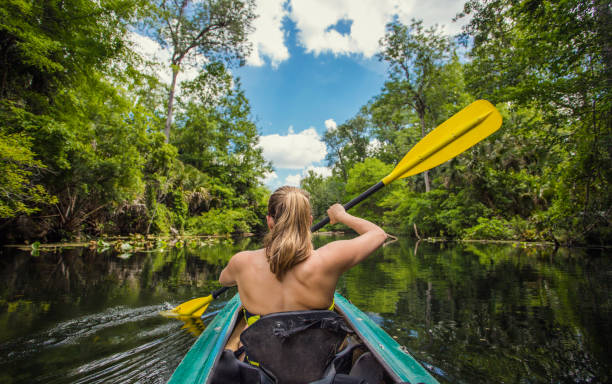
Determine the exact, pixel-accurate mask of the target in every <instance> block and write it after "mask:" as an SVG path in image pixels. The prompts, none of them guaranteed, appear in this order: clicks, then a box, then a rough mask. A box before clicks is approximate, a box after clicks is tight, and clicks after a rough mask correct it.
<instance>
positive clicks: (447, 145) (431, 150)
mask: <svg viewBox="0 0 612 384" xmlns="http://www.w3.org/2000/svg"><path fill="white" fill-rule="evenodd" d="M501 123H502V117H501V115H500V114H499V112H498V111H497V109H495V107H494V106H493V104H491V103H489V102H488V101H486V100H478V101H475V102H473V103H472V104H470V105H468V106H467V107H465V108H464V109H462V110H461V111H459V112H458V113H456V114H455V115H454V116H453V117H451V118H450V119H448V120H446V121H445V122H444V123H442V124H440V125H439V126H438V127H437V128H436V129H434V130H433V131H431V132H429V134H428V135H427V136H425V137H424V138H423V139H422V140H421V141H419V142H418V143H417V145H415V146H414V147H413V148H412V149H411V150H410V152H408V153H407V154H406V156H404V158H403V159H402V160H401V161H400V162H399V164H397V166H396V167H395V169H394V170H393V171H392V172H391V173H390V174H389V175H388V176H386V177H385V178H384V179H382V182H383V183H384V184H385V185H388V184H389V183H391V182H392V181H394V180H397V179H403V178H404V177H408V176H412V175H416V174H417V173H421V172H425V171H427V170H428V169H431V168H433V167H435V166H437V165H440V164H442V163H444V162H445V161H448V160H450V159H452V158H453V157H455V156H457V155H458V154H460V153H461V152H463V151H465V150H466V149H468V148H470V147H472V146H473V145H474V144H476V143H478V142H479V141H481V140H482V139H484V138H485V137H487V136H489V135H490V134H492V133H493V132H495V131H497V130H498V129H499V127H501Z"/></svg>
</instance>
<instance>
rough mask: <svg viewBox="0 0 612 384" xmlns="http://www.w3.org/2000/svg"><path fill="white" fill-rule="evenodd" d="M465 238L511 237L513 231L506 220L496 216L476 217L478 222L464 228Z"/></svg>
mask: <svg viewBox="0 0 612 384" xmlns="http://www.w3.org/2000/svg"><path fill="white" fill-rule="evenodd" d="M465 237H466V238H467V239H512V237H513V231H512V229H511V228H510V225H509V223H508V222H507V221H505V220H501V219H497V218H494V217H493V218H490V219H487V218H484V217H479V218H478V224H476V225H475V226H473V227H471V228H467V229H466V230H465Z"/></svg>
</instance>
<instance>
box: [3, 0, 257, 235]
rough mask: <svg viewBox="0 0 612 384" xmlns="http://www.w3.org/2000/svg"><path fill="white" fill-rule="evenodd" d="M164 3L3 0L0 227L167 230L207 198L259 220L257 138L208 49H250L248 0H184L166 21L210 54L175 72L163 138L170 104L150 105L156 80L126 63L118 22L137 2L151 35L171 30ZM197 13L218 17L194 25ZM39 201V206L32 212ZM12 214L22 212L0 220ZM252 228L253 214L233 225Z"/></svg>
mask: <svg viewBox="0 0 612 384" xmlns="http://www.w3.org/2000/svg"><path fill="white" fill-rule="evenodd" d="M169 4H170V2H167V4H166V3H164V4H162V6H161V8H155V7H154V6H152V5H151V4H147V3H146V2H141V1H140V0H119V1H115V0H112V1H111V0H108V1H107V0H102V1H89V0H68V1H63V2H43V3H40V4H38V3H36V2H28V1H17V0H10V1H9V2H8V3H7V4H6V5H3V7H2V8H1V9H0V52H1V53H2V55H1V56H2V57H4V58H5V59H6V60H5V64H6V65H4V66H2V69H0V71H1V72H2V73H0V76H2V78H3V79H5V81H3V82H2V84H0V121H2V124H1V125H0V147H1V148H0V149H2V152H3V161H2V166H1V167H2V169H0V171H2V175H1V176H0V191H2V192H4V194H3V195H2V196H1V197H0V216H1V217H4V218H5V219H3V221H2V222H1V223H0V224H2V225H3V227H4V228H14V230H11V231H3V237H5V236H6V237H9V238H10V239H12V240H15V239H18V238H20V237H21V238H30V237H32V236H36V237H42V236H44V237H47V238H48V239H53V238H56V239H61V238H69V237H72V236H77V235H80V234H82V233H87V234H94V235H95V234H101V233H116V234H127V233H135V232H140V233H164V234H165V233H170V232H174V231H182V230H184V228H185V226H186V223H187V220H188V217H189V216H191V215H198V214H200V213H203V212H207V211H209V210H210V209H212V208H216V209H218V210H221V211H223V212H225V211H226V210H227V211H228V212H239V213H240V214H241V215H243V216H245V215H246V214H245V213H244V212H246V211H247V210H248V211H250V212H251V213H252V215H253V217H255V218H256V219H257V220H259V219H261V218H262V217H263V216H264V215H265V198H262V196H263V195H265V194H266V193H267V192H265V190H264V189H263V188H262V186H261V181H260V180H261V176H262V175H263V173H264V172H265V171H266V170H268V169H269V165H268V164H266V163H265V161H264V160H263V157H262V155H261V149H257V148H256V144H257V140H258V137H257V128H256V126H255V124H254V123H253V122H252V121H251V120H250V107H249V104H248V100H247V99H246V97H245V96H244V93H243V92H242V91H241V90H240V86H239V82H238V81H237V80H233V79H232V76H231V74H230V73H229V72H228V71H227V70H226V68H225V65H223V64H221V63H220V62H219V60H222V59H223V60H226V61H230V62H232V61H234V60H235V59H238V61H240V60H241V59H243V58H244V56H245V54H246V53H248V45H247V43H246V33H247V32H248V30H249V25H250V24H249V23H250V21H251V19H252V18H253V15H252V12H251V11H252V6H253V4H252V2H250V1H246V2H243V1H229V0H228V1H225V0H219V1H207V2H190V1H187V2H185V4H186V5H185V6H186V7H188V8H189V12H188V14H184V15H183V16H184V18H183V19H181V20H178V21H177V22H179V23H182V24H181V25H182V27H181V28H180V31H179V32H178V33H179V35H180V36H179V37H180V39H179V40H180V41H178V40H177V41H178V43H179V45H180V46H177V47H176V48H177V49H178V50H179V51H180V50H181V49H186V50H187V51H189V49H192V48H196V49H198V50H199V51H200V53H203V54H205V55H206V56H207V57H208V58H209V59H211V61H210V64H208V65H207V66H206V67H205V68H204V69H203V71H202V72H201V73H200V75H199V76H198V77H197V78H196V79H195V80H193V81H191V82H189V83H186V84H184V94H185V96H186V97H185V98H186V100H188V101H186V102H185V103H182V104H181V106H182V109H181V116H180V119H179V121H178V124H177V125H178V127H177V128H178V129H177V134H176V135H175V137H174V138H173V139H174V140H173V143H172V144H168V143H166V142H165V141H166V136H165V135H164V133H163V123H164V120H166V117H168V116H163V114H161V113H160V111H159V110H158V106H159V105H160V103H161V104H163V103H165V102H166V100H164V96H163V95H164V94H165V93H166V90H165V87H164V86H163V85H161V84H160V83H159V81H158V80H157V79H156V78H154V77H152V76H147V75H144V74H142V73H140V72H139V71H138V70H136V68H135V64H136V63H139V62H141V59H140V58H139V57H137V56H136V55H135V54H134V53H133V52H132V51H130V50H129V47H130V44H131V43H129V41H128V39H127V35H126V34H127V31H128V25H129V24H130V22H132V21H135V19H134V18H135V16H137V15H139V16H142V15H144V14H146V15H147V17H148V19H147V20H148V26H149V27H150V28H151V30H152V31H153V32H155V31H157V33H158V36H157V37H158V38H160V39H161V40H163V39H164V38H166V37H168V38H169V37H170V36H169V35H167V36H166V35H163V34H164V33H165V32H169V31H168V30H167V29H166V27H167V25H166V24H165V22H164V23H162V21H164V17H169V15H170V13H171V12H170V10H169V9H168V8H167V7H166V8H164V7H165V6H169ZM172 6H174V5H172ZM194 10H200V11H202V12H195V13H194V12H191V11H194ZM156 12H157V13H156ZM168 12H170V13H168ZM226 16H227V17H226ZM190 17H191V19H189V18H190ZM207 17H210V19H209V20H206V18H207ZM175 21H176V20H175ZM156 22H159V24H155V23H156ZM207 23H208V24H209V25H214V26H217V25H221V24H222V26H223V28H221V29H220V30H219V29H216V27H215V28H213V30H211V31H210V33H205V34H203V35H200V38H197V37H196V36H194V35H193V34H192V32H194V31H196V30H199V31H201V30H202V29H206V25H205V24H207ZM228 28H229V29H228ZM164 31H165V32H164ZM175 31H176V30H175ZM190 34H191V35H190ZM164 36H165V37H164ZM189 38H196V40H197V39H199V40H197V41H195V40H194V41H191V42H195V43H197V44H196V45H195V46H193V47H191V48H186V46H184V45H181V44H182V43H183V42H185V41H189ZM188 45H189V44H188ZM187 51H185V52H183V53H187ZM181 52H182V51H181ZM216 59H219V60H216ZM177 64H180V60H179V62H177ZM179 66H180V65H179ZM173 68H174V67H173ZM176 70H177V71H178V67H177V68H176ZM179 102H181V101H180V100H179ZM37 211H40V212H41V216H42V217H45V218H46V219H44V220H38V218H37V217H35V216H32V215H31V214H32V213H33V212H37ZM243 211H244V212H243ZM232 215H233V216H232ZM232 215H230V216H232V217H234V216H236V215H235V214H232ZM16 216H20V217H19V222H20V223H22V224H20V226H19V227H16V226H14V225H9V226H7V224H12V223H14V222H11V221H9V220H10V219H9V218H11V217H16ZM212 216H214V215H212ZM238 216H240V215H238ZM238 216H236V217H238ZM245 217H246V216H245ZM236 220H238V219H236ZM235 226H236V227H238V225H237V224H236V225H235ZM24 228H27V229H28V231H24ZM259 228H260V224H259V223H257V224H256V223H255V219H252V217H251V216H249V217H248V220H247V221H245V224H244V225H242V226H240V230H244V231H246V230H254V229H259Z"/></svg>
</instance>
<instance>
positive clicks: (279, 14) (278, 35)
mask: <svg viewBox="0 0 612 384" xmlns="http://www.w3.org/2000/svg"><path fill="white" fill-rule="evenodd" d="M284 3H285V0H258V1H257V4H256V9H255V13H256V14H257V15H258V17H257V19H256V20H255V22H254V23H253V26H254V27H255V32H253V33H252V34H251V36H250V37H249V40H250V41H251V43H253V52H252V53H251V55H250V56H249V57H248V58H247V63H248V64H249V65H253V66H256V67H259V66H262V65H264V64H265V61H264V57H268V58H269V59H270V64H271V65H272V67H274V68H276V67H278V65H279V64H280V63H281V62H283V61H285V60H287V59H289V50H288V49H287V47H286V46H285V41H284V40H285V36H284V33H283V30H282V26H283V18H284V17H285V16H287V10H286V9H285V8H284Z"/></svg>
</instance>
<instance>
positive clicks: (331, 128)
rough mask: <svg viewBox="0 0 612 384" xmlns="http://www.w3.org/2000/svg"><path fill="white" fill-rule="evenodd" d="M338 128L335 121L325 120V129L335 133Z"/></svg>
mask: <svg viewBox="0 0 612 384" xmlns="http://www.w3.org/2000/svg"><path fill="white" fill-rule="evenodd" d="M337 126H338V124H336V122H335V121H334V119H327V120H325V128H327V130H328V131H330V132H333V131H334V130H335V129H336V127H337Z"/></svg>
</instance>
